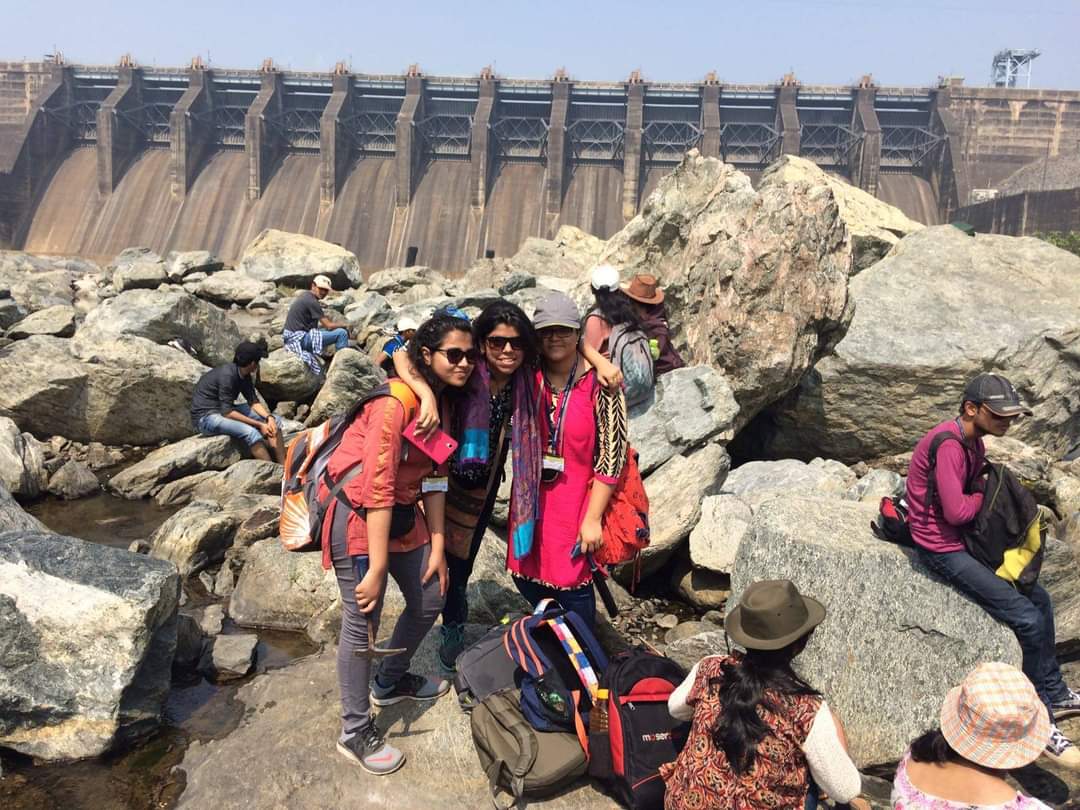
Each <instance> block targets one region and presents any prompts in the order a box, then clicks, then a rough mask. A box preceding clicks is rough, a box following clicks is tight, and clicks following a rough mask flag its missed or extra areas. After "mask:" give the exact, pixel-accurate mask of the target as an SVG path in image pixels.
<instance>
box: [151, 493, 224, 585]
mask: <svg viewBox="0 0 1080 810" xmlns="http://www.w3.org/2000/svg"><path fill="white" fill-rule="evenodd" d="M242 519H243V516H242V515H241V514H238V513H237V512H234V511H231V510H228V509H224V508H223V507H222V506H221V505H220V504H217V503H212V502H210V501H196V502H195V503H192V504H188V505H187V506H185V507H184V508H183V509H181V510H180V511H179V512H177V513H176V514H174V515H173V516H172V517H170V518H168V519H167V520H166V521H165V522H164V523H162V524H161V525H160V526H159V527H158V528H157V530H156V531H155V532H154V533H153V534H152V535H151V536H150V556H151V557H157V558H158V559H161V560H168V561H169V562H171V563H172V564H173V565H175V566H176V567H177V568H178V569H179V571H180V575H181V576H183V577H188V576H191V575H192V574H196V573H198V572H199V571H200V570H201V569H202V568H204V567H205V566H206V565H208V564H209V563H212V562H218V561H219V560H221V559H222V558H224V556H225V550H226V549H227V548H229V546H230V545H232V538H233V534H235V532H236V527H237V526H238V525H240V521H241V520H242ZM211 587H212V585H211Z"/></svg>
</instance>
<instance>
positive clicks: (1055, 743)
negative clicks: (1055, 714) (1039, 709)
mask: <svg viewBox="0 0 1080 810" xmlns="http://www.w3.org/2000/svg"><path fill="white" fill-rule="evenodd" d="M1044 753H1045V754H1046V756H1048V757H1050V759H1052V760H1053V761H1054V762H1056V763H1058V764H1059V765H1063V766H1065V767H1066V768H1075V769H1080V751H1077V750H1076V746H1075V745H1073V744H1072V741H1071V740H1070V739H1069V738H1068V737H1066V736H1065V735H1064V734H1062V733H1061V729H1059V728H1058V727H1057V726H1050V742H1049V743H1047V745H1046V751H1045V752H1044Z"/></svg>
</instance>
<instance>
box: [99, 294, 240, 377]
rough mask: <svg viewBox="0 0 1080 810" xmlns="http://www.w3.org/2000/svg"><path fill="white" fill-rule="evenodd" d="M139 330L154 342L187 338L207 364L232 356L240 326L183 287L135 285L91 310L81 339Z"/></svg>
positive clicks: (105, 337) (102, 338) (111, 336)
mask: <svg viewBox="0 0 1080 810" xmlns="http://www.w3.org/2000/svg"><path fill="white" fill-rule="evenodd" d="M122 335H136V336H138V337H143V338H146V339H147V340H152V341H153V342H154V343H168V342H169V341H170V340H174V339H176V338H179V339H181V340H184V341H186V342H187V343H188V344H189V345H190V346H191V347H192V348H193V349H194V350H195V354H196V355H197V356H198V358H199V360H200V361H202V362H203V363H204V364H205V365H208V366H217V365H220V364H221V363H228V362H229V361H230V360H232V358H233V351H234V350H235V349H236V344H238V343H239V342H240V330H239V329H238V328H237V326H236V324H235V323H233V322H232V321H231V320H229V318H228V317H227V316H226V315H225V313H224V312H223V311H222V310H220V309H218V308H217V307H215V306H213V305H211V304H208V303H206V302H205V301H202V300H200V299H198V298H196V297H195V296H194V295H191V294H190V293H187V292H184V291H183V290H180V289H175V288H174V289H168V288H167V289H162V290H131V291H130V292H124V293H121V294H120V295H118V296H116V297H115V298H110V299H108V300H107V301H103V302H102V303H101V304H100V305H99V306H98V307H97V308H95V309H93V310H91V311H90V313H89V314H88V315H87V316H86V320H85V321H84V322H83V325H82V328H81V329H80V330H79V337H80V339H84V338H92V339H93V340H95V341H100V340H112V339H115V338H119V337H121V336H122Z"/></svg>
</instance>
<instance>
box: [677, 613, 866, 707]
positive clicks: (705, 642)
mask: <svg viewBox="0 0 1080 810" xmlns="http://www.w3.org/2000/svg"><path fill="white" fill-rule="evenodd" d="M726 651H727V647H726V645H725V634H724V631H723V630H706V631H705V632H703V633H697V634H696V635H693V636H687V637H686V638H680V639H676V640H675V641H673V642H671V643H670V644H668V645H667V646H666V647H665V648H664V655H666V656H667V657H668V658H670V659H671V660H673V661H674V662H675V663H676V664H678V665H679V666H681V667H682V668H683V669H685V670H687V671H688V672H689V671H690V669H692V668H693V666H694V664H696V663H697V662H698V661H700V660H701V659H702V658H704V657H705V656H707V655H720V654H723V653H724V652H726ZM830 702H831V699H830ZM844 721H845V723H846V722H847V717H846V716H845V717H844Z"/></svg>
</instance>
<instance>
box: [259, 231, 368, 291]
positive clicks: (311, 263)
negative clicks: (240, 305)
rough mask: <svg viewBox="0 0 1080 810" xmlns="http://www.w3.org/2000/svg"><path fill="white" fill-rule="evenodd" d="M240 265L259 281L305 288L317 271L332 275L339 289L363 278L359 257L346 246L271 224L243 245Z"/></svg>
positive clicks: (357, 282)
mask: <svg viewBox="0 0 1080 810" xmlns="http://www.w3.org/2000/svg"><path fill="white" fill-rule="evenodd" d="M238 267H239V269H240V270H242V271H243V272H245V273H247V274H248V275H249V276H251V277H252V278H256V279H258V280H259V281H271V282H273V283H274V284H283V285H285V286H287V287H302V288H304V289H306V288H308V287H310V286H311V281H312V279H314V278H315V276H318V275H324V276H329V278H330V281H332V282H333V284H334V286H335V287H336V288H337V289H339V290H341V289H344V288H346V287H355V286H357V285H358V284H360V282H361V281H362V280H363V276H362V275H361V273H360V262H359V260H357V258H356V256H354V255H353V254H352V253H350V252H349V251H347V250H345V248H343V247H340V246H338V245H332V244H330V243H329V242H324V241H322V240H321V239H316V238H315V237H314V236H305V235H304V234H299V233H288V232H286V231H278V230H274V229H272V228H268V229H267V230H265V231H263V232H262V233H260V234H259V235H258V236H256V237H255V239H254V241H252V242H251V244H249V245H248V246H247V247H246V248H245V249H244V255H243V256H241V257H240V264H239V265H238Z"/></svg>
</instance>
